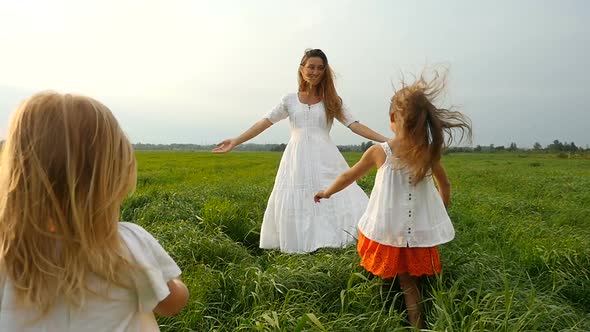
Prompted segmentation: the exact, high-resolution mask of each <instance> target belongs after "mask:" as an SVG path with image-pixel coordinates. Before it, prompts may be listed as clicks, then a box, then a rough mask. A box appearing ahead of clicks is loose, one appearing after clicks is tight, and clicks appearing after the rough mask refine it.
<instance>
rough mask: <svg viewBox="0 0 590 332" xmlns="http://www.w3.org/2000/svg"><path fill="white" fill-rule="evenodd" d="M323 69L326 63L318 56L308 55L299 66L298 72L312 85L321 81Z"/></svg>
mask: <svg viewBox="0 0 590 332" xmlns="http://www.w3.org/2000/svg"><path fill="white" fill-rule="evenodd" d="M325 70H326V64H325V63H324V60H322V58H320V57H309V58H307V60H306V61H305V62H304V63H303V64H302V65H301V66H300V67H299V72H300V73H301V77H302V78H303V80H304V81H305V82H307V83H308V84H309V85H313V86H316V85H318V84H319V83H320V82H321V81H322V78H323V77H324V72H325Z"/></svg>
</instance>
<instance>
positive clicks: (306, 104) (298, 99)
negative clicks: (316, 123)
mask: <svg viewBox="0 0 590 332" xmlns="http://www.w3.org/2000/svg"><path fill="white" fill-rule="evenodd" d="M296 96H297V101H298V102H299V104H301V105H305V106H309V107H312V106H315V105H318V104H320V103H321V102H322V101H323V100H321V99H320V101H318V102H317V103H314V104H308V103H304V102H302V101H301V99H300V98H299V92H297V95H296Z"/></svg>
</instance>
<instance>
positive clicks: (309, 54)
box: [297, 48, 342, 122]
mask: <svg viewBox="0 0 590 332" xmlns="http://www.w3.org/2000/svg"><path fill="white" fill-rule="evenodd" d="M316 57H317V58H320V59H322V61H323V62H324V66H325V67H324V74H323V76H322V80H321V81H320V83H319V84H318V86H317V89H318V92H319V95H320V97H321V98H322V101H323V102H324V107H325V109H326V117H327V119H328V122H332V121H333V120H334V118H336V119H342V99H340V97H339V96H338V93H337V92H336V86H335V85H334V72H333V71H332V68H330V64H328V57H327V56H326V54H325V53H324V52H323V51H322V50H320V49H317V48H316V49H307V50H305V52H304V53H303V57H302V58H301V62H300V63H299V67H300V68H301V67H303V66H305V64H306V63H307V59H309V58H316ZM297 81H298V83H299V92H304V91H305V92H309V90H310V89H311V88H312V87H311V86H310V85H309V84H308V83H307V82H305V80H304V79H303V75H302V74H301V70H297Z"/></svg>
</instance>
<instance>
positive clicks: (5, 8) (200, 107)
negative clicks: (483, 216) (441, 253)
mask: <svg viewBox="0 0 590 332" xmlns="http://www.w3.org/2000/svg"><path fill="white" fill-rule="evenodd" d="M588 22H590V1H585V0H578V1H573V0H561V1H557V0H555V1H535V0H522V1H514V0H513V1H507V0H502V1H472V0H453V1H436V0H432V1H394V0H383V1H370V0H367V1H358V0H357V1H352V0H351V1H349V0H334V1H327V0H324V1H313V0H296V1H291V0H281V1H277V0H264V1H256V0H251V1H243V0H242V1H238V0H235V1H234V0H231V1H230V0H215V1H213V0H211V1H195V0H186V1H180V0H167V1H156V0H154V1H149V0H141V1H139V0H137V1H129V0H101V1H98V0H97V1H81V0H78V1H65V0H52V1H41V0H39V1H32V0H20V1H16V0H0V137H4V136H5V133H6V127H7V121H8V119H9V116H10V114H11V113H12V111H13V110H14V108H15V107H16V106H17V105H18V103H19V102H20V101H22V100H23V99H24V98H26V97H28V96H30V95H31V94H33V93H35V92H37V91H40V90H46V89H52V90H57V91H59V92H75V93H81V94H85V95H89V96H92V97H95V98H97V99H99V100H100V101H102V102H103V103H105V104H106V105H107V106H109V108H110V109H111V110H112V111H113V112H114V113H115V115H116V116H117V118H118V119H119V121H120V122H121V125H122V126H123V128H124V129H125V131H126V132H127V133H128V135H129V136H130V138H131V140H132V141H133V142H144V143H195V144H209V143H216V142H217V141H220V140H221V139H224V138H227V137H231V136H235V135H238V134H239V133H241V132H242V131H243V130H245V129H246V128H248V127H249V126H250V125H251V124H252V123H254V122H255V121H257V120H258V119H260V118H262V117H263V116H264V115H265V114H266V113H267V112H268V110H269V109H271V108H272V107H273V106H274V105H275V104H277V103H278V102H279V101H280V99H281V96H282V95H284V94H285V93H290V92H295V91H296V89H297V81H296V71H297V67H298V64H299V60H300V58H301V56H302V54H303V51H304V49H306V48H321V49H322V50H324V51H325V52H326V54H327V55H328V59H329V61H330V64H331V66H332V67H333V69H334V71H335V72H336V74H337V81H336V83H337V89H338V92H339V94H340V95H341V97H342V98H343V99H344V101H345V102H346V103H347V104H348V105H349V107H350V109H351V112H352V113H353V114H354V115H355V116H356V117H357V118H358V119H359V120H360V121H361V122H363V123H365V124H366V125H368V126H369V127H371V128H373V129H375V130H376V131H379V132H381V133H382V134H384V135H388V136H391V135H392V134H391V133H390V132H389V129H388V124H387V110H388V106H389V99H390V97H391V95H392V93H393V85H394V84H395V83H397V82H399V79H400V77H401V75H400V73H406V75H407V74H408V73H413V72H417V71H420V70H421V69H422V68H423V67H424V66H426V65H430V66H432V65H436V64H441V63H442V64H445V65H447V66H449V67H450V76H449V82H450V84H449V89H448V93H447V96H446V98H445V99H444V105H447V106H448V105H449V104H454V105H459V106H460V107H461V110H462V111H463V112H464V113H466V114H467V115H468V116H470V118H471V119H472V122H473V125H474V144H481V145H489V144H495V145H508V144H510V142H516V143H517V144H518V145H519V146H532V144H533V143H534V142H540V143H541V144H543V145H546V144H549V143H550V142H552V141H553V140H554V139H559V140H560V141H567V142H571V141H574V142H575V143H576V144H578V145H583V146H586V144H590V134H589V130H588V129H589V128H590V126H589V123H590V106H588V105H589V104H590V102H589V97H590V69H589V68H590V66H589V65H590V38H589V32H590V28H589V24H590V23H588ZM332 133H333V137H334V140H335V141H336V143H337V144H352V143H354V144H359V143H360V142H362V141H364V139H363V138H361V137H358V136H356V135H354V134H353V133H351V132H350V131H349V130H347V129H346V128H343V127H342V125H340V124H339V123H335V125H334V129H333V131H332ZM288 139H289V128H288V123H287V121H282V122H281V123H279V124H276V125H274V126H273V127H271V128H270V129H269V130H268V131H266V132H264V133H263V134H261V135H260V136H259V137H257V138H256V139H254V140H253V142H256V143H282V142H287V140H288Z"/></svg>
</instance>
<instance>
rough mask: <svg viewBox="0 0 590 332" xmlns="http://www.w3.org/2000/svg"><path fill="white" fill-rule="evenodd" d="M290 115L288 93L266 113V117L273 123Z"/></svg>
mask: <svg viewBox="0 0 590 332" xmlns="http://www.w3.org/2000/svg"><path fill="white" fill-rule="evenodd" d="M288 116H289V110H288V107H287V95H285V96H283V98H281V102H280V103H279V104H278V105H276V106H275V107H273V108H272V110H270V112H268V114H266V116H265V118H266V119H268V120H269V121H270V122H272V123H277V122H279V121H281V120H283V119H286V118H287V117H288Z"/></svg>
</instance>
